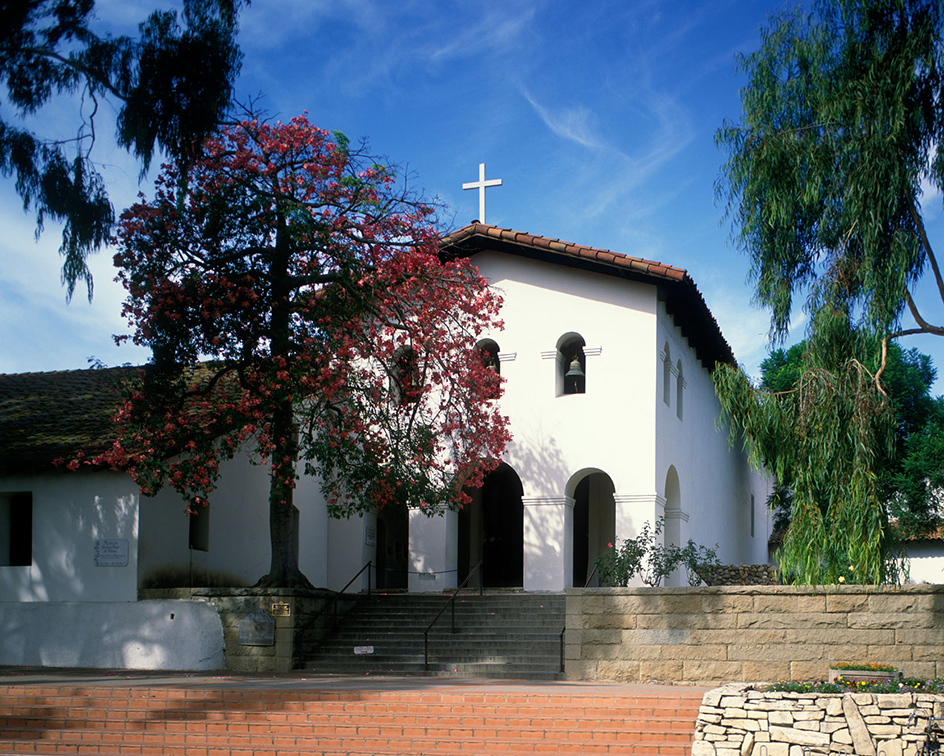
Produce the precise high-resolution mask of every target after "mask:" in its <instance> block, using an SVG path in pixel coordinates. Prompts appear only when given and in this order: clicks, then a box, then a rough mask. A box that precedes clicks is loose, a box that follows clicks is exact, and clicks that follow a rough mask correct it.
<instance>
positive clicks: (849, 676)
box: [829, 669, 901, 682]
mask: <svg viewBox="0 0 944 756" xmlns="http://www.w3.org/2000/svg"><path fill="white" fill-rule="evenodd" d="M840 677H841V678H842V679H843V680H848V681H849V682H885V680H893V681H894V682H898V681H899V680H901V672H900V671H898V670H897V669H896V670H895V671H889V670H865V669H830V670H829V682H836V680H838V679H839V678H840Z"/></svg>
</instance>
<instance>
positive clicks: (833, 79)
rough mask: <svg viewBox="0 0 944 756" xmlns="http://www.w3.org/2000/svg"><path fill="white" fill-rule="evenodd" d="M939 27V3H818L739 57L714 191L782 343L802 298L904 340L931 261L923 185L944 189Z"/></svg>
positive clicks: (922, 325)
mask: <svg viewBox="0 0 944 756" xmlns="http://www.w3.org/2000/svg"><path fill="white" fill-rule="evenodd" d="M941 31H942V16H941V6H940V4H939V3H938V2H937V0H821V1H820V2H818V3H816V5H815V11H814V12H813V13H810V14H809V15H807V14H805V13H804V12H803V11H801V10H799V9H798V10H796V11H795V12H793V13H789V14H786V15H783V16H780V17H778V18H775V19H774V20H773V23H772V25H771V28H769V29H764V30H762V32H761V42H762V44H761V48H760V50H758V51H757V52H754V53H751V54H749V55H745V56H742V57H741V58H740V61H739V62H740V65H741V67H742V68H743V70H744V71H745V73H746V74H747V76H748V84H747V86H746V87H745V88H744V89H743V90H742V105H743V114H742V121H741V123H730V122H726V123H725V124H724V125H723V127H722V128H721V129H720V130H719V131H718V133H717V136H716V139H717V141H718V143H719V144H720V145H721V146H722V147H723V148H724V149H725V150H726V151H727V153H728V160H727V162H726V164H725V165H724V168H723V174H722V178H721V180H720V182H719V184H718V193H719V195H721V196H722V197H723V198H725V199H726V201H727V205H728V213H729V217H732V219H733V220H734V224H735V227H736V239H737V242H738V244H739V245H740V246H741V247H742V248H743V249H744V250H745V251H746V252H747V254H748V255H749V256H750V258H751V261H752V269H751V275H752V277H753V279H754V282H755V285H756V298H757V300H758V301H759V302H760V303H761V304H763V305H764V306H766V307H769V308H770V309H771V331H772V335H773V336H774V337H775V338H780V337H783V336H784V335H786V333H787V330H788V328H789V323H790V316H791V311H792V308H793V304H794V296H795V295H797V294H804V295H806V296H807V297H808V299H807V309H808V310H809V312H811V313H812V312H816V311H817V310H819V309H820V308H821V307H822V306H823V305H824V304H826V303H830V302H831V303H833V304H838V305H840V306H842V307H844V308H845V309H847V310H848V311H849V312H855V313H857V319H858V320H860V321H861V322H862V323H863V324H865V325H868V326H869V328H870V330H874V331H875V332H877V333H880V334H883V335H884V334H887V333H891V332H893V331H895V329H896V328H898V324H899V318H900V316H901V314H902V312H903V309H904V308H905V306H906V304H907V305H908V307H909V309H910V310H911V311H912V314H914V315H915V317H916V319H917V321H918V324H919V327H918V328H917V329H911V330H910V331H909V332H926V333H936V334H938V335H944V328H941V327H940V326H934V325H931V324H929V323H927V322H926V321H924V320H923V318H921V317H920V315H918V311H917V307H916V306H915V303H914V302H913V300H911V298H910V294H909V292H910V291H913V285H914V284H915V282H916V281H917V280H918V279H919V278H920V277H921V276H922V274H923V273H924V272H925V271H926V269H927V266H928V263H930V265H931V270H932V272H933V275H934V276H935V279H936V281H937V283H938V288H939V291H940V294H941V297H942V301H944V283H942V281H941V277H940V273H939V270H938V267H937V263H936V260H935V259H934V256H933V252H932V250H931V247H930V245H929V243H928V240H927V237H926V235H925V232H924V225H923V221H922V217H921V213H920V204H919V192H920V186H921V183H922V181H925V180H927V181H930V182H931V183H932V184H934V185H936V186H938V187H941V186H944V152H942V150H944V118H941V114H940V102H941V99H942V50H944V48H942V46H941Z"/></svg>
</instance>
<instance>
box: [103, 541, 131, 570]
mask: <svg viewBox="0 0 944 756" xmlns="http://www.w3.org/2000/svg"><path fill="white" fill-rule="evenodd" d="M95 566H96V567H127V566H128V540H127V539H126V538H111V539H103V540H100V541H95Z"/></svg>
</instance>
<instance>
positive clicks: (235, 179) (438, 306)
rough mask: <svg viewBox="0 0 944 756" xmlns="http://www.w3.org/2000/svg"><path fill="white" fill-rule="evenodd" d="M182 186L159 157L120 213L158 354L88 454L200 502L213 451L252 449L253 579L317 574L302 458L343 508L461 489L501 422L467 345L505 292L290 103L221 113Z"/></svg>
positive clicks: (124, 270)
mask: <svg viewBox="0 0 944 756" xmlns="http://www.w3.org/2000/svg"><path fill="white" fill-rule="evenodd" d="M179 186H180V182H179V181H178V168H176V167H175V166H173V165H171V166H165V167H164V169H163V171H162V174H161V176H160V178H159V179H158V182H157V186H156V196H155V198H154V199H153V200H150V201H146V200H144V199H142V200H141V201H140V202H138V204H136V205H134V206H133V207H131V208H130V209H129V210H127V211H126V212H125V213H124V215H123V216H122V219H121V224H120V230H119V234H118V248H119V252H118V253H117V254H116V255H115V264H116V266H117V267H118V270H119V274H118V278H119V280H120V281H121V282H122V284H123V285H124V286H125V288H126V289H127V291H128V298H127V300H126V302H125V305H124V314H125V316H126V318H127V319H128V321H129V322H130V324H131V325H132V327H133V336H132V338H133V340H134V342H135V343H137V344H140V345H144V346H147V347H150V349H151V350H152V354H153V358H152V361H151V364H149V365H148V366H147V367H146V368H145V369H144V370H143V371H142V375H141V380H140V381H139V382H138V383H137V384H136V385H135V387H134V388H133V389H132V390H131V392H130V393H129V398H128V400H127V401H126V403H125V404H124V406H123V407H122V409H121V411H120V413H119V417H118V422H119V423H120V429H121V431H120V439H119V441H118V442H117V443H116V444H115V446H114V448H113V449H112V450H111V451H110V452H109V453H108V454H107V455H105V456H104V457H103V458H101V459H100V460H99V461H100V462H107V463H109V464H112V465H114V466H117V467H120V468H122V469H125V470H127V471H128V472H130V473H131V474H132V475H133V476H134V478H135V479H136V480H137V482H138V483H139V484H140V485H141V488H142V491H143V492H144V493H155V492H157V491H158V490H159V489H160V488H161V487H162V486H164V485H170V486H172V487H173V488H174V489H175V490H177V491H178V492H179V493H180V494H182V495H183V496H184V497H185V499H186V500H187V501H188V502H189V504H190V506H191V507H192V508H196V507H198V506H199V505H200V503H201V502H205V501H207V500H208V499H209V497H211V495H212V491H213V489H214V486H215V483H216V481H217V478H218V476H219V469H220V463H221V462H222V461H224V460H227V459H230V458H233V457H235V456H237V455H242V454H247V453H248V454H250V455H251V456H252V457H253V458H254V459H256V460H261V461H262V462H263V463H264V464H266V465H267V466H268V468H269V471H270V473H271V484H270V493H269V512H270V537H271V545H272V564H271V569H270V572H269V573H268V574H267V575H266V576H264V577H263V578H262V579H261V580H260V581H259V585H264V586H293V585H308V584H309V583H308V580H307V579H306V578H305V576H304V575H303V574H302V573H301V571H300V570H299V567H298V554H297V553H295V546H294V544H296V543H297V537H296V536H297V533H296V528H297V520H296V518H294V517H293V501H292V497H293V490H294V487H295V482H296V480H297V478H298V475H299V473H300V472H301V469H304V470H305V471H306V472H307V473H309V474H318V475H320V477H321V480H322V481H323V484H322V485H323V489H324V492H325V495H326V497H327V500H328V504H329V508H330V511H331V514H332V515H334V516H350V515H352V514H354V513H357V512H363V511H366V510H371V509H374V508H383V507H399V508H407V507H420V508H422V509H423V510H424V511H426V512H427V513H429V514H433V513H437V512H441V511H443V510H444V509H445V508H447V507H453V508H455V507H458V506H460V505H461V504H462V503H463V501H465V500H466V498H467V497H466V495H465V494H464V489H465V488H467V487H476V486H479V485H481V483H482V478H483V476H484V474H485V473H486V472H487V471H488V470H490V469H492V468H493V467H494V466H495V465H496V464H497V460H498V459H499V457H500V455H501V452H502V450H503V449H504V446H505V444H506V443H507V442H508V440H509V438H510V436H509V433H508V429H507V424H508V423H507V418H505V417H504V416H503V415H501V414H500V413H499V412H498V410H497V408H496V406H495V401H494V399H495V398H496V397H497V396H498V395H499V393H500V390H501V388H500V385H499V384H500V379H499V378H498V376H497V375H496V374H495V373H494V372H493V371H492V370H491V369H489V368H488V367H487V364H486V361H485V360H483V357H482V354H481V353H480V352H478V351H477V350H476V348H475V344H476V342H477V340H478V339H479V338H481V336H482V335H484V334H485V333H487V332H489V331H491V330H495V329H497V328H500V327H501V322H500V321H499V320H498V309H499V306H500V299H499V298H498V297H497V295H495V294H494V293H493V292H492V291H491V290H490V289H489V288H488V286H487V284H486V282H485V281H484V279H482V278H481V277H480V276H479V275H478V272H477V271H476V269H475V268H474V267H473V266H472V265H471V264H470V263H469V262H468V261H467V260H463V259H454V260H448V261H447V260H444V259H442V258H441V257H440V254H439V245H438V239H439V237H438V234H437V232H436V229H435V225H434V214H433V210H432V209H431V208H430V207H429V206H428V205H425V204H423V203H420V202H417V201H414V200H413V199H412V198H411V197H410V196H409V195H408V194H407V193H406V191H405V190H404V189H402V188H400V186H399V185H398V183H397V181H396V179H395V176H394V174H393V172H392V171H391V170H390V169H388V168H386V167H383V166H381V165H377V164H376V163H371V162H370V161H369V159H367V158H366V157H365V155H364V153H363V151H354V150H352V149H350V146H349V144H348V142H347V140H346V139H345V138H344V137H343V136H341V135H338V134H334V135H332V134H329V133H328V132H326V131H323V130H321V129H318V128H315V127H313V126H311V125H310V124H309V123H308V121H307V120H306V119H305V118H301V117H300V118H295V119H293V120H292V121H291V122H290V123H288V124H265V123H260V122H257V121H254V120H251V121H246V122H243V123H240V124H238V125H236V126H233V127H230V128H227V129H225V130H224V131H222V132H221V133H220V134H219V135H218V136H217V137H215V138H213V139H211V140H210V141H209V142H208V143H207V144H206V145H205V151H204V156H203V158H202V159H201V160H200V161H198V163H197V164H196V165H193V166H191V167H190V168H189V176H188V188H187V189H186V192H185V193H183V194H179V193H178V192H179V189H178V187H179Z"/></svg>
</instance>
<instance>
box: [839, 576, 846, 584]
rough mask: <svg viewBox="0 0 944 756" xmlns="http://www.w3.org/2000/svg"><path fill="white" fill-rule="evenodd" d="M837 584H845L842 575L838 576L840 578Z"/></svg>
mask: <svg viewBox="0 0 944 756" xmlns="http://www.w3.org/2000/svg"><path fill="white" fill-rule="evenodd" d="M839 582H840V583H845V582H846V579H845V578H844V577H843V576H842V575H840V576H839Z"/></svg>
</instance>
